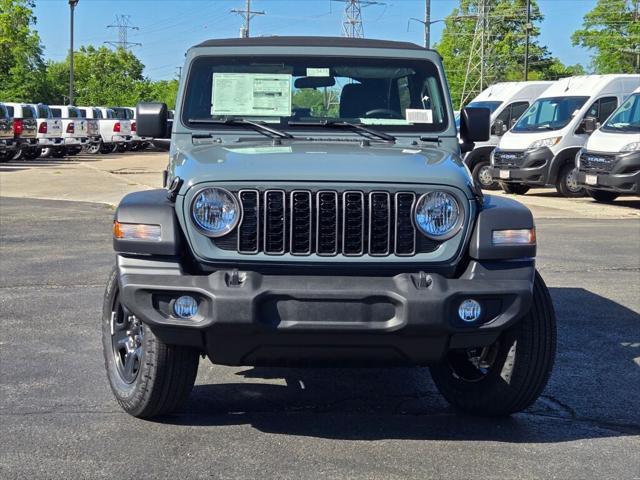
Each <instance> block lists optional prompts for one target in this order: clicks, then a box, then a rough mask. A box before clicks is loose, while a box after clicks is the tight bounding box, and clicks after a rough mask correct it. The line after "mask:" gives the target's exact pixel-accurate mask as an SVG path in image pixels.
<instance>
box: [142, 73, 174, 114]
mask: <svg viewBox="0 0 640 480" xmlns="http://www.w3.org/2000/svg"><path fill="white" fill-rule="evenodd" d="M177 96H178V80H176V79H174V80H158V81H156V82H151V83H150V84H149V89H148V92H147V93H146V96H145V97H144V98H142V99H141V100H144V101H152V102H162V103H166V104H167V107H168V108H169V109H170V110H173V109H174V108H176V97H177Z"/></svg>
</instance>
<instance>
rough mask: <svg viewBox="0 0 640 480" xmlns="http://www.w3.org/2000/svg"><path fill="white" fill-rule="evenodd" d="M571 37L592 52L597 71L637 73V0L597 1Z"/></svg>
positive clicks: (639, 38)
mask: <svg viewBox="0 0 640 480" xmlns="http://www.w3.org/2000/svg"><path fill="white" fill-rule="evenodd" d="M571 40H572V42H573V44H574V45H579V46H581V47H584V48H588V49H589V50H594V51H595V54H594V56H593V59H592V67H593V69H594V71H595V72H597V73H633V72H636V73H640V0H598V3H597V4H596V6H595V7H594V8H593V10H591V11H590V12H589V13H587V14H586V15H585V16H584V19H583V28H582V29H580V30H577V31H576V32H574V34H573V35H572V36H571Z"/></svg>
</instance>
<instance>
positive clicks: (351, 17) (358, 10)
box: [331, 0, 384, 38]
mask: <svg viewBox="0 0 640 480" xmlns="http://www.w3.org/2000/svg"><path fill="white" fill-rule="evenodd" d="M331 1H332V2H340V3H344V4H345V5H344V17H343V20H342V36H343V37H351V38H363V37H364V26H363V24H362V8H363V7H368V6H370V5H384V3H383V2H378V1H376V0H331Z"/></svg>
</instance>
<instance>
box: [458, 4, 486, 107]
mask: <svg viewBox="0 0 640 480" xmlns="http://www.w3.org/2000/svg"><path fill="white" fill-rule="evenodd" d="M476 8H477V13H476V15H475V17H476V26H475V29H474V35H473V40H472V41H471V49H470V50H469V60H468V61H467V73H466V74H465V77H464V83H463V85H462V95H461V96H460V108H462V106H464V105H465V104H466V103H467V101H468V100H470V99H472V98H473V97H475V96H476V95H477V94H478V93H480V92H481V91H482V90H484V86H485V84H487V83H489V81H488V80H489V78H490V75H489V74H488V73H489V72H488V67H489V65H488V62H487V59H488V58H489V49H490V46H491V42H490V41H489V39H490V36H491V30H490V25H489V17H488V13H489V0H477V7H476Z"/></svg>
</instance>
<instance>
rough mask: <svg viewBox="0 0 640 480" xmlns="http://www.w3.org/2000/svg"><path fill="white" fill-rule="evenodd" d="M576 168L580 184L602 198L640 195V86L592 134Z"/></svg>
mask: <svg viewBox="0 0 640 480" xmlns="http://www.w3.org/2000/svg"><path fill="white" fill-rule="evenodd" d="M576 168H577V171H578V172H577V176H578V184H579V185H580V186H583V187H586V190H587V193H588V194H589V195H590V196H591V197H592V198H593V199H595V200H597V201H599V202H612V201H613V200H615V199H616V198H617V197H618V196H619V195H640V87H638V88H637V89H636V91H635V92H633V94H632V95H631V96H630V97H629V98H627V100H626V101H625V102H624V103H623V104H622V105H620V107H619V108H618V109H617V110H616V111H615V112H614V113H613V114H612V115H611V116H610V117H609V118H608V119H607V121H606V122H604V125H602V126H601V127H600V128H599V129H598V130H596V131H595V132H593V133H592V134H591V136H590V137H589V140H588V141H587V144H586V145H585V148H583V149H582V150H581V151H580V153H579V154H578V156H577V157H576Z"/></svg>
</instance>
